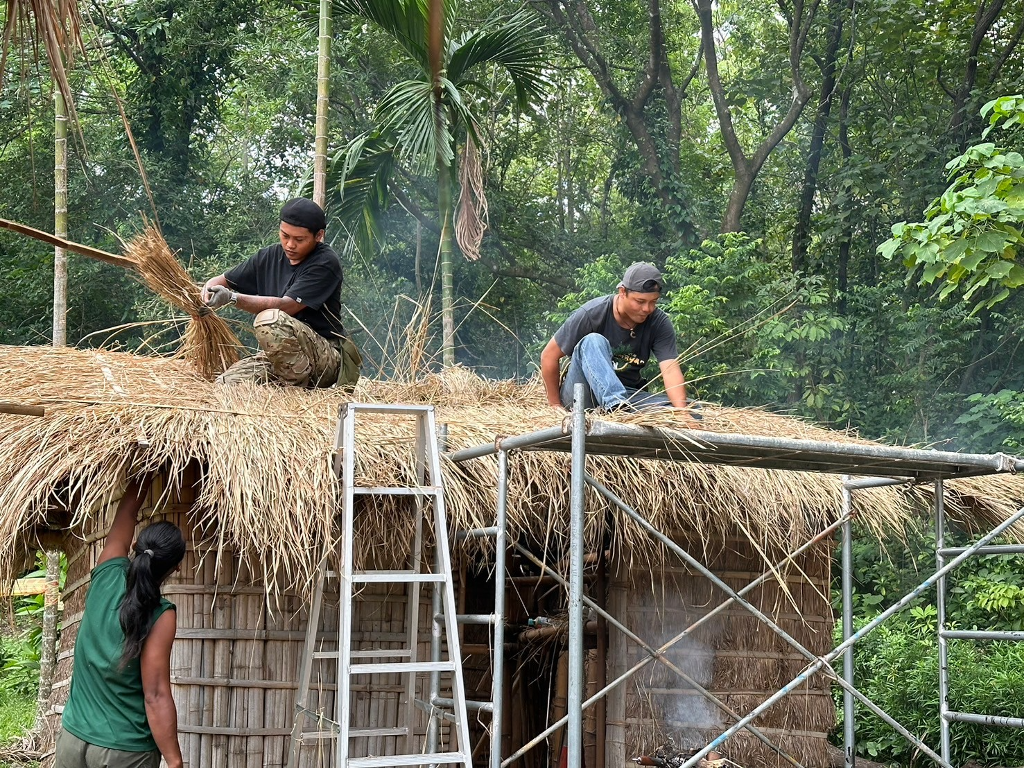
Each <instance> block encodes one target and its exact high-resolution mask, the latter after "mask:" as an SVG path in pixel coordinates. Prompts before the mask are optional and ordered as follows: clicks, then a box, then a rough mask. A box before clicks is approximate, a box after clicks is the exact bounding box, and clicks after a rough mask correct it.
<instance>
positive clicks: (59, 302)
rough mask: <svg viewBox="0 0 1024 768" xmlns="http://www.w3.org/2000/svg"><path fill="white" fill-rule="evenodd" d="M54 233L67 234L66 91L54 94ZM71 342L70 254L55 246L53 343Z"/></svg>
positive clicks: (63, 236)
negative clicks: (69, 315)
mask: <svg viewBox="0 0 1024 768" xmlns="http://www.w3.org/2000/svg"><path fill="white" fill-rule="evenodd" d="M53 134H54V137H53V233H54V236H56V237H59V238H66V237H67V236H68V114H67V105H66V104H65V103H64V94H63V93H61V91H60V89H59V88H58V89H57V90H56V91H54V94H53ZM67 342H68V254H67V250H66V249H65V248H64V247H62V246H59V245H58V246H56V247H55V248H54V249H53V346H55V347H63V346H65V345H66V344H67Z"/></svg>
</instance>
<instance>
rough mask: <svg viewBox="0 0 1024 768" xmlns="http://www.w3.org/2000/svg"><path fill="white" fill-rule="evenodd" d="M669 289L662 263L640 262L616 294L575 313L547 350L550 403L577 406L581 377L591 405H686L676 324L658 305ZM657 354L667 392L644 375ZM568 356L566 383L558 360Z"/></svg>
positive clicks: (544, 362)
mask: <svg viewBox="0 0 1024 768" xmlns="http://www.w3.org/2000/svg"><path fill="white" fill-rule="evenodd" d="M663 287H664V283H663V281H662V276H661V272H659V271H658V269H657V267H655V266H653V265H651V264H647V263H644V262H638V263H636V264H633V265H632V266H631V267H630V268H629V269H627V270H626V274H625V275H624V276H623V278H622V282H620V283H619V287H618V290H617V292H616V293H614V294H612V295H610V296H600V297H598V298H596V299H591V300H590V301H588V302H587V303H586V304H584V305H583V306H582V307H580V308H579V309H577V310H576V311H575V312H573V313H572V314H571V315H569V318H568V319H567V320H566V321H565V322H564V323H563V324H562V327H561V328H559V329H558V330H557V331H555V335H554V336H553V337H552V338H551V341H549V342H548V344H547V346H546V347H544V351H543V352H541V355H540V374H541V379H542V380H543V381H544V390H545V392H546V393H547V397H548V402H549V403H550V404H551V405H553V406H555V407H564V408H570V407H572V401H573V390H574V387H575V385H576V384H580V383H582V384H583V385H584V390H583V396H584V398H585V403H584V407H586V408H594V407H598V408H602V409H604V410H612V409H616V408H621V409H625V410H637V409H641V408H651V407H669V406H674V407H676V408H686V407H687V401H686V381H685V379H684V378H683V372H682V370H681V369H680V367H679V360H678V359H677V358H678V356H679V352H678V350H677V347H676V334H675V330H674V329H673V328H672V321H671V320H670V319H669V316H668V315H667V314H665V313H664V312H663V311H662V310H660V309H658V308H657V306H656V305H657V302H658V299H659V298H660V297H661V293H662V289H663ZM651 353H653V354H654V357H655V358H656V359H657V361H658V366H659V368H660V369H661V376H662V379H663V380H664V382H665V392H664V394H661V393H658V394H655V393H650V392H647V391H646V388H647V386H648V382H647V381H645V380H644V378H643V377H642V376H641V373H640V372H641V371H642V370H643V368H644V366H645V365H647V360H648V358H650V356H651ZM567 355H568V356H570V360H569V365H568V368H567V369H566V370H565V376H564V379H562V381H561V382H559V362H560V361H561V359H562V358H563V357H566V356H567ZM691 415H692V414H691ZM698 418H699V417H698Z"/></svg>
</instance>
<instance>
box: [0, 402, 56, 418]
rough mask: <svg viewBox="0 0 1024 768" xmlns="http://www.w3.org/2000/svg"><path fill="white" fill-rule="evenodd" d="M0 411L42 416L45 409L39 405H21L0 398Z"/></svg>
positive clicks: (19, 414)
mask: <svg viewBox="0 0 1024 768" xmlns="http://www.w3.org/2000/svg"><path fill="white" fill-rule="evenodd" d="M0 413H13V414H15V415H18V416H42V415H44V414H45V413H46V410H45V409H44V408H43V406H41V405H22V404H21V403H11V402H8V401H7V400H0Z"/></svg>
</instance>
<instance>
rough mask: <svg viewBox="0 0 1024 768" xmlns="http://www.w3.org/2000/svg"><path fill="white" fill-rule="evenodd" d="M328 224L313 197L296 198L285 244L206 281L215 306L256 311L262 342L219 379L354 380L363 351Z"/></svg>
mask: <svg viewBox="0 0 1024 768" xmlns="http://www.w3.org/2000/svg"><path fill="white" fill-rule="evenodd" d="M326 226H327V220H326V217H325V216H324V212H323V209H322V208H320V206H319V205H317V204H316V203H314V202H313V201H312V200H306V199H305V198H301V197H298V198H295V199H294V200H289V201H288V202H287V203H285V205H284V207H283V208H281V228H280V233H279V234H280V238H281V242H280V244H279V245H271V246H269V247H267V248H264V249H263V250H261V251H259V252H257V253H256V254H255V255H254V256H251V257H250V258H249V259H248V260H247V261H245V262H243V263H242V264H239V265H238V266H236V267H233V268H231V269H229V270H228V271H227V272H225V273H224V274H222V275H217V277H214V278H211V279H210V280H208V281H207V282H206V285H205V286H204V287H203V301H204V302H206V305H207V306H208V307H211V308H212V309H218V308H220V307H223V306H226V305H228V304H234V305H235V306H237V307H238V308H239V309H242V310H244V311H246V312H251V313H252V314H254V315H256V319H255V320H254V322H253V333H254V334H255V336H256V341H257V342H259V345H260V351H259V352H258V353H257V354H255V355H253V356H252V357H247V358H244V359H242V360H239V361H238V362H237V363H235V364H234V365H232V366H231V367H230V368H228V369H227V370H226V371H224V373H222V374H221V375H220V376H219V377H218V379H217V381H218V383H221V384H237V383H241V382H245V381H250V382H256V383H259V384H268V383H277V384H290V385H292V386H296V387H309V388H312V387H330V386H333V385H334V384H337V385H338V386H339V387H342V388H344V389H348V390H351V389H352V388H353V387H355V385H356V382H357V381H358V380H359V366H360V365H361V364H362V357H361V356H360V354H359V350H358V349H356V346H355V344H353V343H352V342H351V341H350V340H349V339H348V338H347V337H346V336H345V329H344V328H343V327H342V324H341V318H340V316H339V315H340V313H341V282H342V275H341V262H340V261H339V260H338V254H337V253H335V252H334V249H333V248H331V247H330V246H329V245H327V244H326V243H324V241H323V240H324V230H325V228H326Z"/></svg>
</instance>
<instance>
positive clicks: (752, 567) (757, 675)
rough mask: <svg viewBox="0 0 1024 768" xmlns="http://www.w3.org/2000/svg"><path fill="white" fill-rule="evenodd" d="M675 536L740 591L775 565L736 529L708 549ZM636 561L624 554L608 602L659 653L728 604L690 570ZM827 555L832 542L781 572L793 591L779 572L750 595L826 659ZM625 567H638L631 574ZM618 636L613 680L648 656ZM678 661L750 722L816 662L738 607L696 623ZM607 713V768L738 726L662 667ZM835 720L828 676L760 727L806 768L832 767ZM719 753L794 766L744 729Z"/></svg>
mask: <svg viewBox="0 0 1024 768" xmlns="http://www.w3.org/2000/svg"><path fill="white" fill-rule="evenodd" d="M674 538H675V540H676V541H678V542H679V543H680V544H681V545H682V546H683V548H684V549H686V550H687V551H688V552H689V553H690V554H691V555H693V556H694V557H695V558H696V559H698V560H699V561H701V562H702V563H703V564H704V565H706V566H707V567H708V568H709V569H710V570H711V571H712V572H713V573H715V574H716V575H717V576H718V577H719V578H721V579H722V580H723V581H724V582H726V583H727V584H728V585H729V586H730V587H732V588H733V589H734V590H736V591H739V590H740V589H741V588H743V587H744V586H746V585H747V584H749V583H750V582H751V581H753V580H754V579H755V578H757V577H758V576H760V575H761V574H762V572H763V571H764V569H765V564H764V559H763V558H762V557H761V555H759V554H758V553H757V552H756V550H755V548H754V547H753V546H752V545H751V544H750V542H749V541H748V540H747V539H746V537H744V536H742V535H740V534H738V533H736V534H734V535H732V536H730V537H728V538H727V539H726V540H725V541H724V542H716V543H714V544H709V545H707V546H708V550H709V551H708V552H705V551H704V549H705V544H704V543H697V542H694V541H688V540H687V537H686V536H684V535H681V534H676V535H675V536H674ZM637 555H638V553H631V552H624V553H621V557H620V558H619V559H618V561H617V562H618V563H619V567H618V569H617V572H616V573H615V574H614V575H613V579H612V581H611V583H610V589H609V607H610V609H611V612H612V613H613V614H614V615H615V616H617V617H619V618H620V620H623V623H625V624H626V625H627V626H629V627H630V629H632V630H633V631H634V632H636V633H637V634H638V635H639V636H640V637H642V638H643V639H644V640H645V641H646V642H648V643H649V644H650V645H652V646H654V647H659V646H660V645H662V644H663V643H665V642H667V641H668V640H669V639H671V638H672V637H674V636H675V635H677V634H678V633H679V632H681V631H682V630H683V629H685V628H686V627H687V626H689V625H690V624H692V623H693V622H694V621H695V620H696V619H698V618H699V617H700V616H702V615H704V614H705V613H707V612H708V611H710V610H711V609H713V608H714V607H715V606H717V605H718V604H720V603H721V602H723V601H724V600H725V599H726V598H725V595H724V593H723V592H722V591H721V590H720V589H719V588H718V587H715V586H714V585H713V584H712V583H711V582H710V581H709V580H708V579H707V578H706V577H704V576H703V575H701V574H700V573H696V572H693V573H691V572H690V571H689V570H688V569H687V568H686V567H684V566H682V565H669V566H666V567H664V568H659V569H657V570H655V571H653V572H652V571H647V572H644V570H643V569H642V568H638V567H637V566H638V562H639V561H638V560H637V559H636V557H637ZM770 556H771V555H770ZM829 556H830V545H829V543H828V542H826V543H825V544H823V545H822V546H819V547H818V548H816V549H814V550H812V551H810V552H809V553H807V554H805V555H804V556H803V557H801V558H800V559H799V560H798V562H797V563H796V565H791V566H790V567H789V568H788V570H787V571H786V572H785V573H782V574H780V576H781V578H782V579H783V580H784V583H785V589H783V588H782V585H781V584H780V581H779V580H778V579H776V578H774V577H771V578H769V580H768V581H766V582H765V583H764V584H763V585H762V586H760V587H758V588H757V589H755V590H753V591H752V592H750V593H749V594H748V595H747V596H746V597H747V599H748V600H749V601H750V602H751V603H752V604H753V605H754V606H756V607H757V608H758V609H759V610H761V611H762V612H763V613H765V614H766V615H768V616H770V617H772V618H773V619H775V621H776V622H777V623H778V624H779V625H780V626H781V627H782V628H783V629H785V630H786V632H788V633H789V634H790V635H791V636H792V637H794V638H795V639H796V640H798V641H799V642H801V643H802V644H803V645H804V646H805V647H806V648H808V649H809V650H810V651H811V652H812V653H814V654H816V655H818V654H822V653H826V652H827V651H829V650H830V649H831V648H832V626H833V618H832V611H831V607H830V604H829V600H828V595H829V577H830V562H829ZM772 557H773V559H775V558H774V556H772ZM778 559H781V558H778ZM624 563H631V564H632V567H631V568H630V569H627V568H626V567H625V566H624V565H623V564H624ZM609 632H610V638H609V639H610V642H609V670H608V675H609V679H614V678H616V677H618V676H619V675H620V674H621V673H622V672H624V671H625V670H626V669H628V668H629V667H631V666H633V664H635V663H636V662H637V661H639V660H641V659H642V658H643V657H644V656H646V655H647V654H646V652H645V651H644V650H643V649H642V648H640V647H638V646H637V645H636V644H635V643H633V642H631V641H630V640H628V639H626V638H625V637H624V636H623V635H622V634H621V633H620V632H618V631H616V630H614V629H611V630H609ZM669 655H670V658H671V660H672V661H673V663H674V664H676V666H678V667H679V668H680V669H681V670H682V671H684V672H685V673H686V674H687V675H689V676H690V677H691V678H693V679H694V680H696V681H697V682H698V683H699V684H700V685H702V686H704V687H705V688H707V689H708V690H710V691H711V692H712V693H713V694H714V695H715V696H717V697H718V698H719V699H721V700H722V701H724V702H725V703H726V704H728V705H729V706H730V707H731V708H732V709H733V710H735V711H736V712H738V713H740V714H741V715H745V714H747V713H748V712H750V711H751V710H753V709H754V708H755V707H756V706H757V705H759V704H760V703H761V702H763V701H764V700H765V699H767V698H768V697H769V696H770V695H771V694H773V693H775V692H776V691H777V690H779V689H780V688H782V686H783V685H785V684H786V683H788V682H789V681H790V680H792V679H793V678H794V677H795V676H796V675H797V673H798V672H799V671H800V670H801V669H802V668H803V667H804V666H806V664H807V661H806V660H805V659H804V657H803V656H802V655H800V653H799V652H798V651H796V650H795V649H793V648H792V647H791V646H789V645H788V644H787V643H786V642H785V641H784V640H783V639H782V638H780V637H779V636H778V635H777V634H776V633H774V632H773V631H772V630H771V629H770V628H769V627H768V626H767V625H765V624H763V623H761V622H760V621H758V619H757V618H755V617H754V616H753V615H752V614H750V613H749V612H748V611H747V610H746V609H744V608H742V607H740V606H737V605H732V606H729V607H728V608H726V609H725V610H724V611H723V612H722V613H720V614H719V615H718V616H716V617H714V618H712V619H710V620H709V621H708V622H706V623H705V624H703V625H702V626H700V627H699V628H697V630H695V631H694V632H693V633H692V634H690V635H689V636H688V637H687V638H686V639H685V640H683V641H682V642H681V643H680V644H679V645H677V646H675V648H674V650H672V651H670V652H669ZM608 706H609V709H608V733H607V737H608V765H623V764H625V763H624V761H625V760H628V759H629V758H631V757H633V756H635V755H639V754H645V753H648V752H652V751H653V750H654V749H655V748H656V747H657V746H659V745H660V744H663V743H664V742H665V741H666V739H667V738H668V737H671V738H673V739H674V740H675V742H676V744H677V745H679V746H680V747H698V746H704V745H705V744H706V743H707V742H708V741H709V740H710V739H711V738H713V737H714V736H717V735H718V734H720V733H721V732H722V731H724V730H725V729H726V728H727V727H728V726H729V725H731V724H732V723H734V722H735V719H733V718H731V717H730V716H728V715H727V714H726V713H725V712H722V711H721V710H720V709H718V708H717V707H716V706H715V705H714V704H712V703H710V702H708V701H707V700H706V699H705V698H704V697H702V696H701V695H700V694H699V693H698V692H697V691H696V690H694V689H693V688H692V687H691V686H689V685H688V684H687V683H686V682H685V681H683V680H682V679H680V678H679V676H678V675H677V674H676V673H675V672H673V671H672V670H670V669H669V668H668V667H667V666H666V665H664V664H660V663H654V664H650V665H648V666H647V667H646V668H645V669H644V670H642V671H641V672H640V673H638V674H637V675H636V676H635V677H633V678H632V679H631V680H630V681H629V682H628V683H626V684H625V685H623V686H620V687H619V688H618V689H617V691H616V693H615V694H614V695H612V696H610V697H609V705H608ZM834 717H835V710H834V705H833V702H832V698H831V695H830V693H829V684H828V681H827V679H826V678H824V677H823V676H822V675H820V674H819V675H816V676H814V677H813V678H812V679H811V680H810V681H809V682H808V684H807V685H805V686H804V687H803V688H801V689H799V690H798V691H796V692H794V693H791V694H789V695H788V696H787V697H786V698H784V699H783V700H782V701H781V702H779V703H778V704H777V705H776V706H774V707H772V708H771V709H769V710H768V711H767V712H766V713H764V714H763V715H762V716H761V717H759V718H758V719H757V720H756V721H755V723H754V724H755V725H756V726H757V727H758V728H759V729H760V730H761V731H762V732H763V733H764V734H765V735H766V736H767V737H768V738H769V739H771V740H772V741H773V742H774V743H775V744H777V745H778V746H780V747H781V748H782V749H784V750H786V751H788V752H789V753H790V754H791V755H793V756H794V757H795V758H796V759H797V760H798V761H799V762H800V763H802V764H803V765H805V766H808V768H814V767H815V766H822V767H823V768H825V767H827V766H828V765H829V758H828V751H827V745H826V737H827V733H828V731H829V730H830V729H831V728H832V726H833V724H834ZM720 751H722V752H723V754H724V755H725V756H727V757H728V758H730V759H731V760H733V761H735V762H736V763H738V764H739V765H742V766H744V767H745V768H755V766H781V765H785V764H786V763H785V762H784V761H783V760H782V759H781V758H779V757H778V755H777V754H775V753H774V752H773V751H772V750H770V749H769V748H767V747H766V746H765V745H763V744H762V743H761V742H760V741H758V740H757V739H756V738H755V737H754V736H752V735H751V734H749V733H748V732H746V731H741V732H739V733H737V734H736V735H735V736H733V737H732V738H731V739H730V740H729V741H728V742H727V743H726V744H725V746H724V748H723V749H721V750H720Z"/></svg>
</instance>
